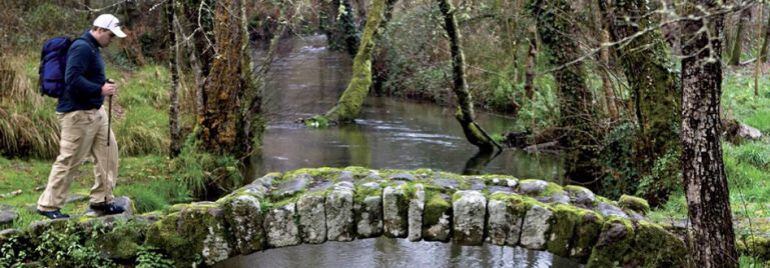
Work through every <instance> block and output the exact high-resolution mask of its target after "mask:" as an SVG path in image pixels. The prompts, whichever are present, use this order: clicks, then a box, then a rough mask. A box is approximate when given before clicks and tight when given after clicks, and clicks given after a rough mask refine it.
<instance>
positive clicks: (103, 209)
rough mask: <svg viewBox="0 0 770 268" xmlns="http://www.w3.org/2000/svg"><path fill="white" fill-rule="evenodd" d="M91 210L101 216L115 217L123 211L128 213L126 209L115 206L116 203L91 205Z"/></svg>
mask: <svg viewBox="0 0 770 268" xmlns="http://www.w3.org/2000/svg"><path fill="white" fill-rule="evenodd" d="M89 207H91V209H93V210H94V212H96V213H98V214H101V215H113V214H120V213H123V211H126V209H125V208H123V207H121V206H119V205H115V203H112V202H110V203H98V204H91V205H89Z"/></svg>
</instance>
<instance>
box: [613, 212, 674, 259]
mask: <svg viewBox="0 0 770 268" xmlns="http://www.w3.org/2000/svg"><path fill="white" fill-rule="evenodd" d="M634 234H635V237H634V241H633V244H632V248H633V250H631V251H629V253H628V254H627V255H626V256H625V257H624V258H625V259H624V260H623V261H624V266H627V267H685V266H686V265H687V259H686V258H687V248H686V247H685V244H684V241H682V240H679V238H677V237H676V236H675V235H673V234H671V233H669V232H668V231H666V230H665V229H663V227H661V226H660V225H657V224H654V223H650V222H647V221H639V222H637V225H636V230H635V232H634Z"/></svg>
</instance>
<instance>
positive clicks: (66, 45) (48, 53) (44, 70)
mask: <svg viewBox="0 0 770 268" xmlns="http://www.w3.org/2000/svg"><path fill="white" fill-rule="evenodd" d="M72 42H74V40H72V39H70V38H69V37H66V36H59V37H54V38H51V39H48V41H45V44H43V50H42V52H41V53H40V67H39V69H38V74H39V75H40V78H39V79H40V80H39V81H38V82H39V84H40V93H41V94H43V95H47V96H50V97H54V98H59V97H61V95H62V93H63V92H64V88H65V87H66V86H67V85H66V83H64V71H65V70H66V68H67V52H68V51H69V49H70V45H72Z"/></svg>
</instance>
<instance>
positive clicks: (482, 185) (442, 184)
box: [0, 167, 687, 267]
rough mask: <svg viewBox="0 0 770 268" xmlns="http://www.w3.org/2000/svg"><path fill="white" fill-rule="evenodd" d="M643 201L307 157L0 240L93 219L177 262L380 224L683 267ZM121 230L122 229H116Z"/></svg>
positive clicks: (335, 237)
mask: <svg viewBox="0 0 770 268" xmlns="http://www.w3.org/2000/svg"><path fill="white" fill-rule="evenodd" d="M648 211H649V206H648V205H647V202H646V201H645V200H643V199H640V198H636V197H631V196H623V197H621V198H620V199H619V200H618V201H612V200H608V199H606V198H604V197H601V196H596V195H594V194H593V193H592V192H591V191H589V190H588V189H585V188H583V187H579V186H566V187H562V186H559V185H557V184H555V183H552V182H547V181H542V180H532V179H527V180H520V179H517V178H514V177H511V176H502V175H483V176H460V175H456V174H452V173H445V172H436V171H432V170H427V169H421V170H414V171H403V170H369V169H365V168H360V167H349V168H345V169H334V168H319V169H300V170H295V171H290V172H286V173H283V174H281V173H271V174H268V175H266V176H264V177H262V178H259V179H256V180H255V181H254V182H252V183H251V184H249V185H246V186H244V187H242V188H240V189H239V190H236V191H235V192H233V193H231V194H229V195H227V196H224V197H222V198H221V199H219V200H217V201H216V202H198V203H192V204H178V205H174V206H172V207H170V208H168V209H166V210H164V211H156V212H152V213H147V214H143V215H137V216H116V217H102V218H85V219H73V220H69V221H47V222H40V223H37V224H35V225H33V226H30V227H29V228H28V229H27V230H6V231H3V232H2V233H0V243H3V244H5V245H7V244H9V243H11V244H14V245H13V246H20V247H23V246H26V247H35V246H36V242H35V241H36V238H37V237H38V236H39V235H40V234H42V233H44V232H45V231H46V230H59V229H62V228H64V227H63V226H69V227H68V228H67V230H79V232H80V233H84V234H86V233H89V232H87V231H84V230H88V228H89V226H100V230H101V231H100V232H98V233H97V234H96V235H86V236H84V238H83V240H84V242H85V243H91V244H94V243H96V244H98V245H99V248H101V249H104V250H103V251H104V252H103V253H104V255H105V256H108V257H109V258H111V259H115V260H122V261H124V262H131V261H133V260H134V259H135V257H136V256H137V254H139V250H140V249H142V248H144V249H148V248H149V249H152V250H153V251H154V252H157V253H159V254H161V255H162V256H165V257H166V258H169V259H171V260H173V261H174V262H175V264H176V265H177V266H189V265H190V264H192V263H203V264H206V265H213V264H215V263H218V262H220V261H223V260H225V259H227V258H230V257H234V256H237V255H245V254H250V253H253V252H256V251H262V250H268V249H270V248H278V247H287V246H293V245H298V244H301V243H310V244H318V243H323V242H325V241H351V240H354V239H363V238H371V237H377V236H381V235H385V236H388V237H396V238H407V239H409V240H410V241H419V240H426V241H442V242H448V241H452V242H454V243H459V244H463V245H481V244H483V243H485V242H486V243H492V244H495V245H501V246H520V247H524V248H527V249H532V250H543V251H548V252H551V253H553V254H555V255H558V256H562V257H567V258H571V259H573V260H575V261H577V262H580V263H585V264H587V265H588V266H589V267H609V266H632V267H633V266H644V267H650V266H654V267H677V266H684V264H685V261H686V260H685V259H684V258H686V256H687V254H686V250H685V246H684V243H683V242H682V241H681V240H680V239H678V238H677V237H676V236H674V235H673V234H671V233H669V232H668V231H666V230H664V229H663V228H661V227H660V226H658V225H656V224H654V223H651V222H649V221H647V219H646V218H645V214H646V213H647V212H648ZM62 222H66V224H64V223H62ZM105 223H107V224H105ZM126 225H130V226H131V228H125V227H124V226H126ZM73 226H74V227H73ZM116 230H118V231H119V233H116V232H118V231H116ZM125 232H128V233H130V234H131V235H119V234H122V233H125ZM90 233H94V232H90ZM105 237H110V239H104V238H105ZM125 245H128V246H125ZM109 249H113V250H109ZM116 249H120V250H116ZM115 251H120V252H115Z"/></svg>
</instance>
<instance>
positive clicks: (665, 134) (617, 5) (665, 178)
mask: <svg viewBox="0 0 770 268" xmlns="http://www.w3.org/2000/svg"><path fill="white" fill-rule="evenodd" d="M649 5H650V4H649V2H648V1H644V0H611V1H606V0H601V1H600V9H601V10H602V11H603V13H604V14H603V15H604V17H605V18H606V19H605V20H606V21H607V24H608V26H609V27H608V28H609V29H610V33H611V35H612V38H613V41H615V42H618V43H619V44H620V45H619V46H618V49H616V52H617V54H618V59H620V61H621V63H622V64H623V70H624V73H625V75H626V79H627V80H628V85H629V87H630V88H631V92H632V94H631V96H632V98H633V100H634V106H635V110H636V121H637V123H638V124H639V125H638V129H637V133H638V135H637V137H638V138H637V140H636V142H635V144H634V146H633V147H634V155H635V156H634V158H635V159H634V160H633V162H634V163H636V164H635V169H636V170H637V173H638V175H639V176H648V178H650V180H651V183H650V186H648V187H649V189H642V190H643V192H644V197H645V198H646V199H647V200H648V201H650V202H651V203H653V204H660V203H662V202H665V200H666V199H667V198H668V195H669V193H670V192H671V191H672V189H673V187H675V185H676V184H677V181H676V179H677V175H676V174H677V173H678V168H679V167H678V163H676V161H671V162H674V163H670V164H669V165H668V166H667V167H665V168H664V169H663V170H664V171H667V172H661V173H662V174H654V176H653V174H651V173H652V168H653V167H654V166H656V162H657V161H660V160H661V159H662V158H664V157H666V155H679V151H680V149H679V144H678V142H677V137H679V129H678V126H677V125H678V122H679V117H680V112H679V111H680V106H681V104H680V101H681V95H680V93H678V91H677V88H678V86H679V79H678V77H677V73H676V72H675V71H674V66H673V64H672V62H671V60H670V56H669V54H668V50H669V48H668V45H667V44H666V42H665V41H664V40H663V37H662V34H661V32H660V30H659V29H657V27H658V26H657V25H656V23H657V22H656V21H654V20H653V19H652V18H650V16H646V15H645V14H650V13H651V12H652V11H651V9H650V6H649ZM637 179H638V178H637Z"/></svg>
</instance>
